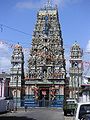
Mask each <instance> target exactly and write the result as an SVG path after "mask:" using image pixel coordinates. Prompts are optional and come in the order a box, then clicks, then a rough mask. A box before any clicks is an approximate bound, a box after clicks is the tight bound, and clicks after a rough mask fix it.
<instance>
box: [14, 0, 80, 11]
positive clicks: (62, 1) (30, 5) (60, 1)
mask: <svg viewBox="0 0 90 120" xmlns="http://www.w3.org/2000/svg"><path fill="white" fill-rule="evenodd" d="M81 1H82V0H51V3H52V4H53V5H57V6H61V7H64V6H66V5H69V4H76V3H79V2H81ZM46 4H47V0H45V1H43V0H39V1H37V0H35V1H33V0H26V1H23V2H17V3H16V8H19V9H36V8H40V7H42V6H44V5H46Z"/></svg>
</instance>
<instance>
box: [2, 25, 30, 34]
mask: <svg viewBox="0 0 90 120" xmlns="http://www.w3.org/2000/svg"><path fill="white" fill-rule="evenodd" d="M3 27H6V28H9V29H11V30H13V31H17V32H20V33H22V34H25V35H30V34H29V33H26V32H24V31H21V30H18V29H16V28H13V27H9V26H7V25H4V24H0V29H1V32H3Z"/></svg>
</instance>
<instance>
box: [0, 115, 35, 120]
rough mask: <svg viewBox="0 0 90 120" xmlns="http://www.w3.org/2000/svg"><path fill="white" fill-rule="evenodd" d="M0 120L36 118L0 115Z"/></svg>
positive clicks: (28, 119) (31, 119)
mask: <svg viewBox="0 0 90 120" xmlns="http://www.w3.org/2000/svg"><path fill="white" fill-rule="evenodd" d="M0 120H36V119H33V118H27V117H16V116H0Z"/></svg>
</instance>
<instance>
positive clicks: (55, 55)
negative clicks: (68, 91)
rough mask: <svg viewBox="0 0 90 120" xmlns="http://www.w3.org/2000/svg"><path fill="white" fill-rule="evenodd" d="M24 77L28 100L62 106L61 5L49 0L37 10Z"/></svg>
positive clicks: (44, 104) (40, 104) (63, 77)
mask: <svg viewBox="0 0 90 120" xmlns="http://www.w3.org/2000/svg"><path fill="white" fill-rule="evenodd" d="M28 69H29V71H28V77H27V78H26V79H25V104H26V105H28V106H40V107H43V106H44V107H45V106H53V107H54V106H55V107H62V106H63V100H64V97H65V81H66V63H65V57H64V48H63V39H62V33H61V27H60V23H59V15H58V8H57V6H56V7H53V6H51V4H50V1H48V3H47V5H46V6H45V7H44V8H42V9H40V10H39V11H38V13H37V22H36V24H35V29H34V31H33V36H32V48H31V50H30V56H29V60H28Z"/></svg>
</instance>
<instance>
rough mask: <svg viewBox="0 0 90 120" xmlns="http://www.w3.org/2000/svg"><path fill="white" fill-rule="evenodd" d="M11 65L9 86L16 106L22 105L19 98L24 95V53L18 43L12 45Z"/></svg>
mask: <svg viewBox="0 0 90 120" xmlns="http://www.w3.org/2000/svg"><path fill="white" fill-rule="evenodd" d="M11 65H12V67H11V79H10V83H9V86H10V90H11V91H12V94H13V98H14V100H15V105H16V107H17V106H21V105H22V102H21V100H22V99H23V96H24V55H23V52H22V47H21V46H20V45H19V44H17V45H16V46H15V47H14V51H13V54H12V57H11Z"/></svg>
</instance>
